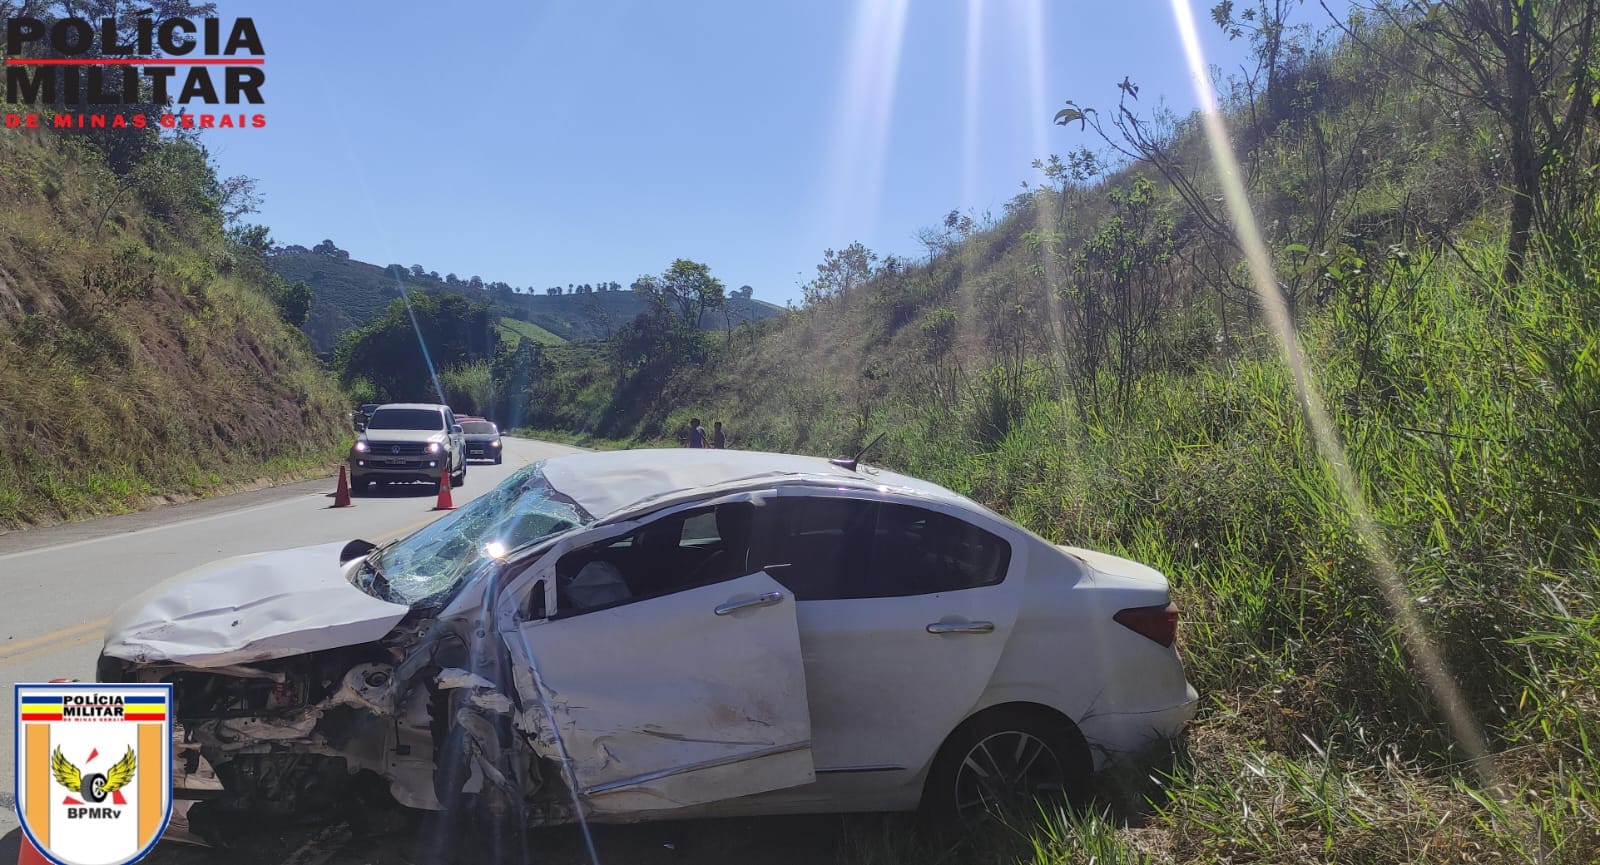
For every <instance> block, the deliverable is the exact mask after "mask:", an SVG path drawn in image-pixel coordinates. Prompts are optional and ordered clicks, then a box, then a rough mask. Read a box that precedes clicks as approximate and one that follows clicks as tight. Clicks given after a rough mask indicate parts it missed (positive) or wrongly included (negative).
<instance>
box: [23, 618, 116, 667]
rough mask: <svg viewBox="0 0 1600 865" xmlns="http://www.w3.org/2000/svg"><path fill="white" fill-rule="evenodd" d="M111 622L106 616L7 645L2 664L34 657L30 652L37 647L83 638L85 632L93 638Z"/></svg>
mask: <svg viewBox="0 0 1600 865" xmlns="http://www.w3.org/2000/svg"><path fill="white" fill-rule="evenodd" d="M110 621H111V617H110V616H105V617H103V618H99V619H95V620H94V621H92V622H84V623H82V624H79V625H73V626H72V627H70V628H61V629H59V630H55V631H51V632H50V633H48V634H40V635H39V636H37V637H29V638H28V639H26V640H16V641H14V642H10V643H7V644H6V645H5V648H4V649H0V664H6V663H10V662H12V661H14V660H19V659H20V658H22V657H32V655H33V654H34V653H33V652H31V651H28V650H29V649H32V648H33V647H35V646H40V645H44V644H48V643H53V642H56V641H58V640H66V639H71V638H72V637H75V636H81V635H83V634H84V633H85V632H87V633H89V634H90V635H91V636H92V635H94V634H96V633H97V632H98V631H99V630H100V629H101V628H104V627H105V626H106V624H107V623H109V622H110Z"/></svg>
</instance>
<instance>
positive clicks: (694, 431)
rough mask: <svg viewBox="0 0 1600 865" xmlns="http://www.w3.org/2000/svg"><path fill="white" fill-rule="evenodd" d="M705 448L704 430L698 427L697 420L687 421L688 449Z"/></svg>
mask: <svg viewBox="0 0 1600 865" xmlns="http://www.w3.org/2000/svg"><path fill="white" fill-rule="evenodd" d="M705 446H706V428H705V427H703V426H701V425H700V419H699V418H697V417H696V418H690V419H689V447H692V448H703V447H705Z"/></svg>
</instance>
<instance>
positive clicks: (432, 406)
mask: <svg viewBox="0 0 1600 865" xmlns="http://www.w3.org/2000/svg"><path fill="white" fill-rule="evenodd" d="M378 408H419V409H422V410H424V411H443V410H444V409H445V408H446V407H445V406H442V405H440V404H438V403H436V402H386V403H384V404H383V405H380V406H378Z"/></svg>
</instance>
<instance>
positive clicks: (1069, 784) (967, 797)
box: [922, 705, 1092, 827]
mask: <svg viewBox="0 0 1600 865" xmlns="http://www.w3.org/2000/svg"><path fill="white" fill-rule="evenodd" d="M1091 769H1092V763H1091V762H1090V759H1089V753H1088V748H1087V747H1086V746H1085V744H1084V741H1083V734H1082V733H1080V732H1078V728H1077V727H1075V726H1073V724H1072V722H1070V721H1068V720H1067V719H1065V718H1063V717H1061V716H1060V715H1057V714H1055V713H1054V712H1052V711H1050V710H1048V709H1045V708H1043V707H1039V706H1026V705H1014V706H997V707H995V708H992V709H988V710H985V711H983V712H980V713H978V714H977V715H974V716H973V717H971V718H969V719H967V721H966V722H965V723H963V724H962V725H961V726H960V727H958V728H956V731H955V732H954V733H951V734H950V738H948V739H946V740H945V743H944V746H943V747H942V748H940V749H939V754H938V756H937V757H935V758H934V761H933V767H932V768H931V769H930V770H929V772H928V780H927V783H926V784H925V785H924V787H923V790H922V806H923V811H924V812H925V813H926V814H927V816H928V817H930V818H932V819H933V820H936V821H938V823H939V824H940V825H962V826H968V827H970V826H975V825H979V824H982V823H984V822H987V821H989V820H993V819H996V818H998V819H1011V818H1013V817H1028V816H1031V815H1034V814H1037V813H1038V810H1037V809H1038V804H1037V803H1038V802H1039V801H1041V800H1042V801H1045V802H1046V803H1048V802H1050V801H1054V802H1056V803H1060V804H1074V803H1077V802H1079V801H1081V800H1082V798H1083V796H1084V795H1085V793H1086V792H1087V790H1088V782H1089V774H1090V771H1091Z"/></svg>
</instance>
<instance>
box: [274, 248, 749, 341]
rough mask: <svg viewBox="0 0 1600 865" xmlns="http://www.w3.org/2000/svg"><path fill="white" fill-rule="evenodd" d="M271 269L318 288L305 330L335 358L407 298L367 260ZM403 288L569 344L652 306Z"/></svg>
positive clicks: (421, 284) (411, 283)
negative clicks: (346, 340) (345, 340)
mask: <svg viewBox="0 0 1600 865" xmlns="http://www.w3.org/2000/svg"><path fill="white" fill-rule="evenodd" d="M271 263H272V268H273V270H274V271H276V272H277V273H278V274H279V275H280V276H282V277H283V278H284V279H285V280H287V281H289V282H305V283H306V284H307V285H309V286H310V287H311V292H312V297H313V303H312V308H311V317H310V319H308V320H307V322H306V325H305V331H306V333H307V335H309V336H310V337H311V343H312V345H313V346H314V347H315V348H316V350H317V351H318V352H327V351H330V350H331V349H332V348H333V346H334V344H335V343H336V342H337V341H338V338H339V335H340V334H342V333H344V332H345V331H348V330H352V329H354V328H356V327H359V326H361V325H364V324H367V323H369V322H370V321H372V320H373V319H375V318H377V317H378V316H379V315H381V314H382V312H383V310H384V308H385V307H387V306H388V304H389V301H390V300H392V299H394V298H396V297H398V296H399V292H400V285H399V284H397V282H396V278H395V276H394V275H392V274H390V273H389V272H387V271H385V270H384V268H382V267H379V266H377V265H375V264H368V263H367V262H364V261H357V260H355V259H350V258H343V257H340V256H336V255H324V254H320V253H316V252H284V253H279V254H276V255H273V256H272V257H271ZM400 283H401V284H403V285H404V287H405V289H406V290H407V291H444V292H452V293H457V294H461V295H463V296H465V297H469V298H472V299H474V300H481V301H491V302H493V303H494V304H495V305H496V307H497V308H498V309H499V310H500V311H501V313H502V314H503V315H504V316H505V317H508V318H514V319H519V320H522V321H526V322H528V323H530V324H533V325H536V326H538V327H539V328H540V329H542V330H544V331H546V332H548V333H549V334H551V335H554V336H556V337H558V338H559V339H562V340H573V339H599V338H605V337H608V336H610V335H611V334H612V333H614V332H615V331H616V330H617V329H618V328H620V327H621V326H622V325H623V324H625V323H627V322H628V321H629V320H630V319H632V318H633V317H634V316H637V315H638V314H640V313H641V312H644V311H645V310H646V309H647V304H646V302H645V301H644V300H643V299H642V298H640V297H639V296H637V295H636V294H635V293H634V292H633V291H631V290H627V289H623V290H621V291H600V292H594V293H589V294H561V295H549V294H514V293H509V292H488V291H484V290H481V289H473V288H469V287H467V286H465V285H460V284H458V285H449V284H446V283H445V282H443V281H441V280H437V279H432V278H430V277H426V276H423V277H416V276H414V275H412V274H410V273H409V272H407V273H406V274H405V276H404V277H402V278H401V280H400ZM778 311H779V307H776V306H773V305H772V304H769V303H765V302H763V301H759V300H753V299H751V300H745V299H742V298H729V300H728V302H727V304H726V306H725V308H723V309H718V310H716V311H715V312H712V313H707V314H706V316H705V318H704V320H703V321H702V322H701V326H702V327H704V328H705V329H707V330H721V329H725V328H726V327H729V326H734V327H736V326H738V325H739V324H740V323H741V322H744V321H755V320H760V319H764V318H771V317H773V316H775V315H777V314H778Z"/></svg>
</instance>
